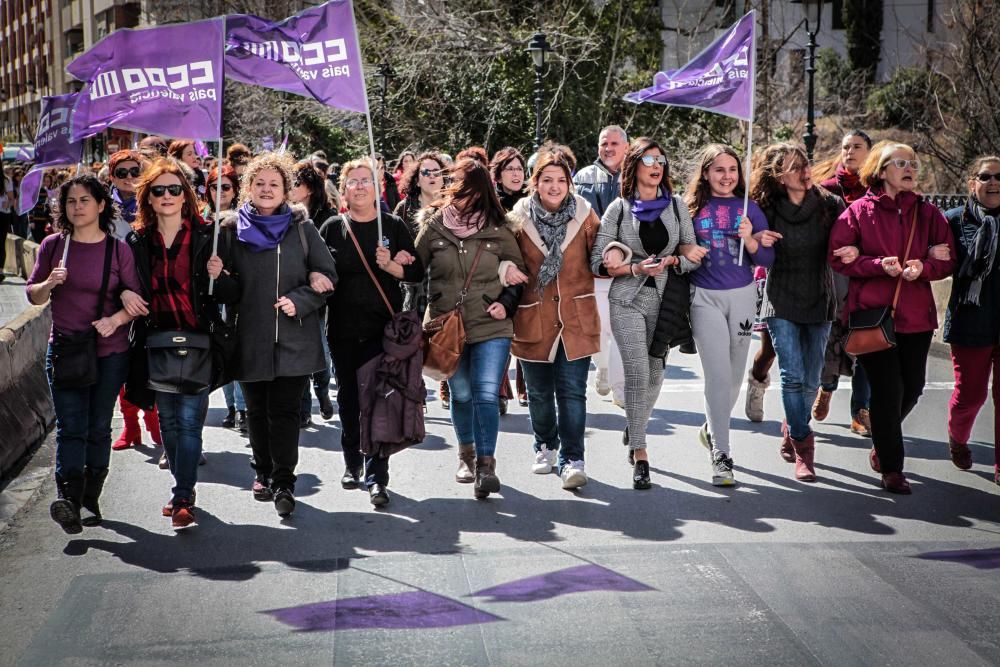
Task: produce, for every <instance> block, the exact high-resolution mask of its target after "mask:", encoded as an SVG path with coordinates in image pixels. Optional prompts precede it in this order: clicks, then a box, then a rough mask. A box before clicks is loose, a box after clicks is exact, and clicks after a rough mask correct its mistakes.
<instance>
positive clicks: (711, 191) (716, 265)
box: [684, 144, 781, 486]
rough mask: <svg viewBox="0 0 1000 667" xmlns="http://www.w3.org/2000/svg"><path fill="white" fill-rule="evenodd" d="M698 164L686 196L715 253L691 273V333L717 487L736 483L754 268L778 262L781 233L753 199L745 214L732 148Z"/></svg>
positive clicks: (701, 237)
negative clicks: (733, 445)
mask: <svg viewBox="0 0 1000 667" xmlns="http://www.w3.org/2000/svg"><path fill="white" fill-rule="evenodd" d="M697 164H698V165H699V168H698V171H697V172H695V173H694V174H692V176H691V180H690V181H689V182H688V187H687V192H686V193H685V197H684V201H685V203H686V204H687V206H688V210H689V211H690V212H691V219H692V220H693V222H694V232H695V235H696V236H697V237H698V245H700V246H701V247H703V248H705V249H706V250H707V251H708V253H707V254H706V255H705V256H704V258H702V260H701V266H700V267H699V268H698V269H696V270H695V271H694V272H692V273H691V284H692V285H693V286H694V289H693V290H692V295H691V330H692V333H693V334H694V339H695V343H696V345H697V346H698V356H699V358H700V359H701V366H702V373H703V375H704V378H705V417H706V419H707V421H706V422H705V424H704V425H703V426H702V427H701V431H700V432H699V439H700V440H701V444H702V445H704V446H705V447H706V448H707V449H708V450H709V453H710V454H711V465H712V484H714V485H716V486H732V485H733V484H735V479H734V477H733V459H732V457H731V456H730V443H729V419H730V415H731V414H732V412H733V406H734V405H735V404H736V399H737V398H738V397H739V393H740V385H741V384H742V382H743V369H744V368H746V363H747V353H748V351H749V349H750V335H751V328H752V326H753V321H754V317H755V315H756V309H757V288H756V287H755V285H754V282H753V269H754V266H765V267H769V266H771V264H772V263H773V262H774V249H773V248H772V246H773V245H774V242H775V241H776V240H777V239H779V238H781V235H780V234H777V233H776V232H772V231H770V230H768V226H767V218H765V217H764V213H763V211H761V210H760V208H759V207H758V206H757V204H756V203H754V202H752V201H751V202H749V204H748V206H747V209H748V210H747V211H746V213H744V211H743V195H744V193H745V192H746V183H745V182H744V180H743V167H742V165H741V163H740V158H739V156H738V155H737V154H736V152H735V151H734V150H733V149H732V148H730V147H728V146H723V145H722V144H709V145H708V146H706V147H705V148H703V149H702V151H701V153H700V154H699V156H698V160H697ZM741 242H742V243H743V249H742V250H741V248H740V244H741ZM741 252H742V257H741ZM741 260H742V261H741ZM726 333H728V335H725V334H726Z"/></svg>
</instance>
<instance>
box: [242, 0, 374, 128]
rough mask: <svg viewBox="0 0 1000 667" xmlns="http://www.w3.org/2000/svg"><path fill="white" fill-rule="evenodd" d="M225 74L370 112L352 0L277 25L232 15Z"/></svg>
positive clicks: (332, 0)
mask: <svg viewBox="0 0 1000 667" xmlns="http://www.w3.org/2000/svg"><path fill="white" fill-rule="evenodd" d="M226 76H227V77H228V78H230V79H235V80H236V81H242V82H243V83H249V84H251V85H255V86H264V87H266V88H274V89H275V90H284V91H286V92H289V93H294V94H296V95H302V96H303V97H311V98H313V99H315V100H318V101H319V102H322V103H323V104H325V105H327V106H330V107H337V108H338V109H347V110H349V111H358V112H360V113H367V112H368V99H367V97H366V96H365V79H364V70H363V68H362V66H361V53H360V51H359V50H358V40H357V32H356V31H355V26H354V8H353V6H352V3H351V1H350V0H330V1H329V2H327V3H325V4H323V5H320V6H319V7H313V8H310V9H307V10H305V11H302V12H300V13H298V14H296V15H294V16H290V17H288V18H287V19H285V20H284V21H280V22H278V23H273V22H271V21H268V20H266V19H262V18H260V17H258V16H252V15H249V14H234V15H230V16H227V17H226Z"/></svg>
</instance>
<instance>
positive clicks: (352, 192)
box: [321, 158, 423, 507]
mask: <svg viewBox="0 0 1000 667" xmlns="http://www.w3.org/2000/svg"><path fill="white" fill-rule="evenodd" d="M371 165H372V163H371V160H370V159H368V158H361V159H358V160H351V161H350V162H348V163H346V164H345V165H344V166H343V168H342V170H341V180H340V192H341V199H342V200H343V201H344V202H345V203H346V204H347V211H346V212H345V213H344V214H343V215H341V216H340V217H338V218H331V219H330V221H329V222H328V223H327V224H326V225H324V226H323V229H322V231H321V235H322V237H323V239H324V240H325V241H326V244H327V246H328V247H329V248H330V253H331V254H332V255H333V257H334V259H335V261H336V262H337V276H338V280H339V282H338V283H337V289H336V290H335V291H334V293H333V294H332V295H331V296H330V297H329V298H328V300H327V302H328V303H329V306H330V321H331V326H330V327H329V328H328V330H327V336H328V338H329V343H330V351H331V352H332V353H333V362H334V365H335V366H336V367H337V407H338V408H339V412H340V429H341V434H340V446H341V451H342V452H343V454H344V463H345V464H346V469H345V470H344V475H343V477H342V478H341V480H340V483H341V486H343V487H344V488H345V489H357V488H360V487H361V486H362V484H364V485H366V486H367V487H368V494H369V498H370V500H371V503H372V505H374V506H375V507H381V506H383V505H386V504H387V503H388V502H389V492H388V486H389V459H388V458H374V457H366V456H364V455H363V454H362V452H361V402H360V396H359V388H358V369H360V368H361V367H362V366H364V365H365V364H366V363H368V362H369V361H371V360H372V359H374V358H375V357H377V356H378V355H380V354H382V353H383V351H384V350H383V349H382V338H383V332H384V331H385V326H386V324H388V323H389V321H390V320H391V319H392V312H390V311H389V308H388V307H387V306H386V303H385V300H384V299H383V298H382V295H383V294H385V297H386V298H388V300H389V303H390V304H391V306H392V310H393V311H399V310H401V309H402V307H403V293H402V291H401V289H400V281H402V280H406V281H408V282H418V281H419V280H420V278H421V276H422V275H423V265H422V264H421V263H420V261H419V260H417V259H416V250H414V247H413V237H412V236H410V232H409V230H408V229H407V228H406V225H405V224H404V223H403V221H402V220H400V219H399V218H397V217H396V216H394V215H388V214H383V215H382V237H381V238H379V235H378V222H377V220H378V211H377V209H376V198H375V183H374V180H373V179H374V174H373V173H372V168H371ZM359 247H360V250H361V252H360V253H359V252H358V248H359ZM369 270H370V271H371V272H372V273H374V274H375V278H376V279H377V280H378V286H376V285H375V283H374V282H373V280H372V276H371V274H369ZM380 289H381V292H380V291H379V290H380Z"/></svg>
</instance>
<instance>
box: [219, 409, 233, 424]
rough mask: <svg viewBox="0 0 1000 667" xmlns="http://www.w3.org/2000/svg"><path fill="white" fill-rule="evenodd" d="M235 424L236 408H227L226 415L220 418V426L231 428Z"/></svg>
mask: <svg viewBox="0 0 1000 667" xmlns="http://www.w3.org/2000/svg"><path fill="white" fill-rule="evenodd" d="M235 426H236V408H229V412H227V413H226V417H225V418H224V419H223V420H222V428H233V427H235Z"/></svg>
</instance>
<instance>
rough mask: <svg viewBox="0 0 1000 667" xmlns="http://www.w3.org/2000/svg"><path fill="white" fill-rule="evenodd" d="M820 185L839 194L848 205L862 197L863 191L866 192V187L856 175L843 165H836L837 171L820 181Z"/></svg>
mask: <svg viewBox="0 0 1000 667" xmlns="http://www.w3.org/2000/svg"><path fill="white" fill-rule="evenodd" d="M820 186H821V187H824V188H826V189H827V190H829V191H830V192H832V193H833V194H835V195H840V198H841V199H843V200H844V201H845V202H847V205H848V206H850V205H851V204H853V203H854V202H856V201H857V200H859V199H861V198H862V197H864V196H865V193H867V192H868V188H866V187H865V186H864V185H862V184H861V179H859V178H858V175H857V174H854V173H851V171H850V170H848V169H845V168H844V166H843V165H838V166H837V173H836V174H835V175H834V176H831V177H830V178H828V179H826V180H825V181H823V182H822V183H820Z"/></svg>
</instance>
